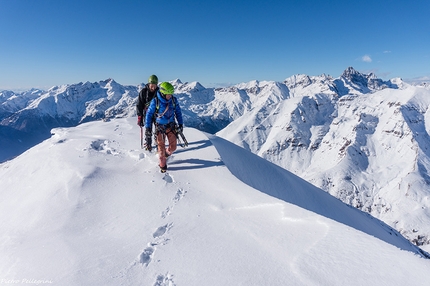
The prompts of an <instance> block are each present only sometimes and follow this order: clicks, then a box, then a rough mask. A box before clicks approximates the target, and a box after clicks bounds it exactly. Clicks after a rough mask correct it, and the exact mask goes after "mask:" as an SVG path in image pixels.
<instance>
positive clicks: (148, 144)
mask: <svg viewBox="0 0 430 286" xmlns="http://www.w3.org/2000/svg"><path fill="white" fill-rule="evenodd" d="M151 145H152V130H151V128H146V129H145V149H146V150H148V151H151V150H152V146H151Z"/></svg>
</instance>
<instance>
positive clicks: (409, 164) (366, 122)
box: [0, 68, 430, 251]
mask: <svg viewBox="0 0 430 286" xmlns="http://www.w3.org/2000/svg"><path fill="white" fill-rule="evenodd" d="M172 83H173V84H174V86H175V90H176V96H177V97H178V99H179V100H180V102H181V105H182V107H183V114H184V117H185V123H186V126H188V127H194V128H197V129H199V130H203V131H206V132H210V133H216V132H218V133H217V135H219V136H221V137H223V138H226V139H228V140H229V141H231V142H234V143H235V144H237V145H239V146H242V147H244V148H245V149H247V150H250V151H252V152H253V153H255V154H258V155H259V156H261V157H263V158H265V159H267V160H269V161H271V162H273V163H275V164H277V165H279V166H281V167H283V168H285V169H287V170H289V171H291V172H293V173H295V174H296V175H298V176H300V177H302V178H305V179H306V180H308V181H310V182H311V183H313V184H314V185H316V186H317V187H320V188H322V189H323V190H325V191H327V192H329V193H330V194H332V195H334V196H336V197H338V198H340V199H341V200H342V201H343V202H346V203H348V204H350V205H352V206H354V207H357V208H359V209H361V210H363V211H366V212H369V213H371V214H372V215H373V216H375V217H377V218H379V219H381V220H383V221H384V222H386V223H387V224H389V225H390V226H392V227H394V228H395V229H397V230H398V231H400V232H401V233H402V234H403V235H405V236H406V237H407V238H408V239H410V241H412V242H414V243H415V244H417V245H420V246H422V247H423V248H424V249H426V250H427V251H430V249H429V247H430V246H429V243H430V212H429V207H430V202H429V192H430V189H429V182H430V174H429V171H428V170H429V168H430V166H429V162H430V157H429V152H428V147H429V146H428V144H429V140H428V139H429V135H428V133H429V132H428V130H429V127H428V122H427V121H428V120H427V117H428V112H427V110H428V100H429V98H430V97H429V91H430V87H429V86H428V85H422V86H412V85H409V84H407V83H405V82H403V81H402V80H401V79H399V78H396V79H392V80H389V81H383V80H381V79H378V78H377V77H376V76H375V75H374V74H367V75H366V74H362V73H359V72H357V71H356V70H354V69H353V68H348V69H346V70H345V71H344V72H343V74H342V75H341V76H340V77H339V78H333V77H331V76H329V75H321V76H308V75H295V76H292V77H289V78H287V79H286V80H285V81H284V82H273V81H251V82H248V83H241V84H238V85H234V86H230V87H226V88H205V87H203V86H202V85H200V84H199V83H198V82H192V83H182V82H181V81H180V80H174V81H172ZM140 88H141V86H122V85H120V84H118V83H116V82H115V81H113V80H112V79H108V80H106V81H101V82H98V83H89V82H87V83H79V84H72V85H64V86H60V87H53V88H51V89H50V90H49V91H46V92H40V91H37V92H36V91H34V92H33V94H34V96H33V97H31V96H30V97H26V96H15V97H13V95H11V94H10V92H9V93H7V92H4V93H2V96H1V97H0V103H1V106H2V108H1V109H0V113H1V115H0V118H1V119H2V121H1V125H0V161H4V160H5V159H7V158H10V157H11V156H13V155H17V154H19V153H21V152H23V151H24V150H26V149H28V148H29V147H30V146H33V145H35V144H36V143H39V142H41V141H42V140H44V139H46V138H49V136H50V135H51V134H50V130H51V129H52V128H55V127H61V126H75V125H78V124H80V123H83V122H88V121H92V120H97V119H111V118H120V117H130V116H133V115H134V113H135V102H136V97H137V94H138V91H139V90H140ZM30 93H31V92H30ZM12 98H13V99H14V100H15V101H14V102H18V101H17V100H18V98H21V99H20V100H21V101H20V102H21V103H20V104H17V103H16V104H12V102H13V101H12ZM6 106H7V108H8V109H7V108H6ZM11 106H15V107H16V108H15V109H11ZM6 109H7V110H8V111H7V112H6V111H5V110H6ZM2 110H3V111H2ZM11 112H12V113H11ZM220 130H221V131H220ZM30 139H31V140H30Z"/></svg>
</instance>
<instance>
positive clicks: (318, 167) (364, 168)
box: [217, 76, 430, 248]
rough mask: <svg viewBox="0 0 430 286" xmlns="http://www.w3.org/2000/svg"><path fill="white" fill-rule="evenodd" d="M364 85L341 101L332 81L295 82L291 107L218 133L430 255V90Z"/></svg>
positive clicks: (282, 105) (258, 113)
mask: <svg viewBox="0 0 430 286" xmlns="http://www.w3.org/2000/svg"><path fill="white" fill-rule="evenodd" d="M352 78H353V77H352ZM368 79H369V80H370V79H372V78H371V77H368ZM338 80H342V81H343V82H344V83H345V86H347V85H348V82H349V81H350V80H351V79H348V80H345V78H343V77H342V78H341V79H338ZM364 80H367V79H366V77H363V76H361V77H360V81H359V83H361V85H359V83H357V82H356V84H355V87H356V88H354V89H351V90H350V91H349V93H348V94H345V95H343V96H339V94H338V93H337V91H338V89H339V86H340V85H339V84H338V85H336V86H334V85H332V83H333V81H332V80H331V79H330V78H329V77H327V76H320V77H308V76H295V77H292V78H290V79H288V80H286V82H285V83H286V85H287V86H288V91H289V96H286V99H285V100H278V101H273V100H270V101H267V102H263V103H262V104H260V106H256V105H254V106H253V109H252V110H249V112H246V113H245V114H244V115H243V116H241V117H240V118H238V119H236V120H235V121H233V122H232V123H231V124H230V125H228V126H227V127H226V128H224V129H223V130H221V131H220V132H218V133H217V134H218V135H219V136H221V137H223V138H226V139H228V140H229V141H231V142H234V143H236V144H237V145H239V146H242V147H244V148H245V149H247V150H250V151H252V152H253V153H255V154H258V155H260V156H261V157H263V158H265V159H267V160H269V161H271V162H273V163H276V164H277V165H279V166H282V167H283V168H285V169H287V170H289V171H291V172H293V173H295V174H297V175H298V176H300V177H302V178H304V179H306V180H308V181H310V182H311V183H313V184H315V185H316V186H318V187H320V188H322V189H324V190H325V191H327V192H329V193H330V194H332V195H334V196H336V197H338V198H340V199H341V200H342V201H344V202H345V203H348V204H350V205H352V206H354V207H357V208H359V209H361V210H363V211H366V212H368V213H371V214H372V215H373V216H375V217H378V218H380V219H381V220H383V221H385V222H386V223H388V224H389V225H391V226H392V227H394V228H396V229H397V230H398V231H400V232H401V233H402V234H403V235H405V236H406V237H407V238H408V239H410V240H411V241H412V242H414V243H415V244H417V245H421V246H425V247H427V248H428V247H429V243H430V200H429V198H430V179H429V178H430V176H429V175H430V174H429V170H430V153H429V151H428V150H430V136H429V130H430V122H429V118H430V117H429V116H430V111H429V104H430V90H429V89H428V88H427V87H423V86H411V85H408V84H405V83H403V82H401V81H400V80H399V79H396V80H393V81H390V83H383V84H382V85H379V83H378V81H376V82H374V84H373V85H372V86H373V87H375V86H379V87H380V88H382V89H380V90H379V89H378V90H376V91H372V92H368V93H360V92H358V91H359V90H361V91H366V89H364V88H361V87H362V86H363V84H362V83H363V81H364ZM384 86H386V87H384ZM335 87H336V88H335ZM359 87H360V88H361V89H360V88H359ZM368 87H369V86H368ZM394 87H397V88H394ZM273 94H274V93H272V94H271V96H273ZM272 99H273V97H272Z"/></svg>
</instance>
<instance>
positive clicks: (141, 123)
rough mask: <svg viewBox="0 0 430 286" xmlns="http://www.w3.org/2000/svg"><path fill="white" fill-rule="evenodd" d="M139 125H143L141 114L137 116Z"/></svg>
mask: <svg viewBox="0 0 430 286" xmlns="http://www.w3.org/2000/svg"><path fill="white" fill-rule="evenodd" d="M137 125H139V126H140V127H143V117H142V116H140V115H139V116H138V117H137Z"/></svg>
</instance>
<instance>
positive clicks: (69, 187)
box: [0, 118, 430, 285]
mask: <svg viewBox="0 0 430 286" xmlns="http://www.w3.org/2000/svg"><path fill="white" fill-rule="evenodd" d="M53 133H54V135H53V136H52V137H51V138H50V139H48V140H45V141H44V142H42V143H41V144H39V145H36V146H35V147H33V148H31V149H29V150H28V151H26V152H25V153H23V154H22V155H20V156H19V157H17V158H15V159H14V160H11V161H8V162H5V163H3V164H1V165H0V192H1V197H2V200H1V201H0V225H1V228H2V234H1V236H0V281H1V283H2V284H3V283H5V284H7V283H11V281H13V283H16V284H18V283H23V284H24V283H26V282H25V280H26V281H41V282H40V283H50V284H55V285H365V284H371V285H428V283H429V281H430V259H426V258H425V256H426V255H428V254H427V253H425V252H423V251H422V250H420V249H419V248H418V247H416V246H414V245H412V244H411V243H410V242H409V241H408V240H406V239H405V238H404V237H402V236H401V235H400V234H399V233H398V232H397V231H395V230H393V229H392V228H390V227H389V226H387V225H386V224H385V223H383V222H382V221H380V220H377V219H375V218H373V217H371V216H370V215H368V214H365V213H363V212H361V211H359V210H357V209H355V208H352V207H349V206H347V205H345V204H344V203H342V202H341V201H340V200H338V199H336V198H333V197H332V196H330V195H329V194H327V193H325V192H324V191H322V190H320V189H318V188H316V187H315V186H313V185H311V184H309V183H307V182H306V181H304V180H302V179H300V178H299V177H297V176H295V175H293V174H292V173H290V172H288V171H286V170H284V169H282V168H280V167H278V166H276V165H274V164H272V163H269V162H268V161H265V160H264V159H262V158H260V157H258V156H256V155H254V154H252V153H251V152H248V151H246V150H244V149H242V148H239V147H237V146H235V145H233V144H232V143H229V142H228V141H226V140H224V139H221V138H219V137H216V136H214V135H209V134H206V133H203V132H201V131H198V130H196V129H192V128H186V129H185V131H184V133H185V135H186V136H187V139H188V141H189V143H190V145H189V147H188V148H186V149H179V150H178V151H177V152H176V153H175V154H174V155H173V156H172V157H171V158H169V160H168V167H169V170H168V173H167V174H166V175H165V174H161V173H159V172H158V167H157V156H156V154H155V153H147V152H145V151H143V150H142V149H140V141H139V128H138V127H137V126H136V125H135V118H128V119H116V120H111V121H109V122H102V121H97V122H90V123H85V124H81V125H79V126H77V127H72V128H57V129H54V130H53Z"/></svg>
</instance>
